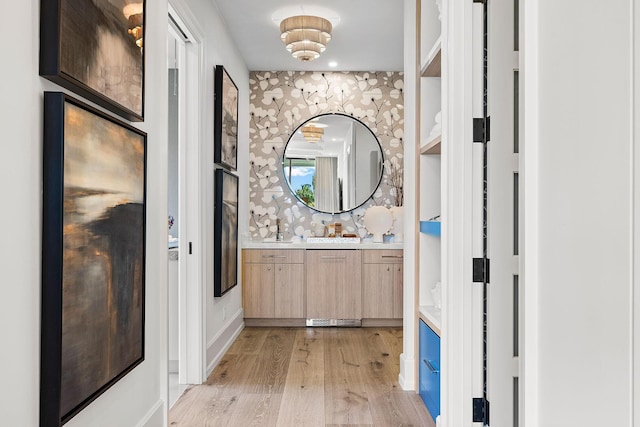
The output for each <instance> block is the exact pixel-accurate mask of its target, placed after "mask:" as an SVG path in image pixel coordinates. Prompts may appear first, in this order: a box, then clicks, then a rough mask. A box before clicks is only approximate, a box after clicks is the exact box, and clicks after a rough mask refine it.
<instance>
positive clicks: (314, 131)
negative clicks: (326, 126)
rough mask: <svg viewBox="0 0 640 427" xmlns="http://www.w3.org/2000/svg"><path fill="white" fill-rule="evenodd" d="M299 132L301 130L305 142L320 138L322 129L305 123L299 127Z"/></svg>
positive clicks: (316, 140)
mask: <svg viewBox="0 0 640 427" xmlns="http://www.w3.org/2000/svg"><path fill="white" fill-rule="evenodd" d="M300 132H302V136H304V139H306V140H307V142H313V143H315V142H319V141H320V140H321V139H322V135H324V130H323V129H322V128H319V127H317V126H314V125H306V126H302V128H300Z"/></svg>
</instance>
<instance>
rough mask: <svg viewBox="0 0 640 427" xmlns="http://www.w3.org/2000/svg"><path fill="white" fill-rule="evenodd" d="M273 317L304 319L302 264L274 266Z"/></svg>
mask: <svg viewBox="0 0 640 427" xmlns="http://www.w3.org/2000/svg"><path fill="white" fill-rule="evenodd" d="M274 313H275V314H274V316H275V317H276V318H283V319H290V318H293V319H302V318H304V264H276V265H275V308H274Z"/></svg>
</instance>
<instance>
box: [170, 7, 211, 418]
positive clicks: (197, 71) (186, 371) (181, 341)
mask: <svg viewBox="0 0 640 427" xmlns="http://www.w3.org/2000/svg"><path fill="white" fill-rule="evenodd" d="M198 40H200V39H199V38H196V37H194V35H193V33H191V32H190V31H189V30H188V27H187V25H186V24H185V23H184V21H183V20H182V19H181V18H180V16H179V15H178V13H177V12H176V10H175V9H174V8H173V7H172V6H171V5H169V15H168V37H167V73H168V74H167V77H168V84H167V91H168V94H167V95H168V117H167V133H168V138H167V139H168V147H167V163H168V164H167V169H168V180H167V198H168V203H167V208H168V227H169V228H168V235H169V242H168V244H169V267H168V269H169V271H168V277H169V284H168V299H167V311H168V346H167V347H168V348H167V351H168V361H169V363H168V376H169V396H168V402H169V407H171V406H172V405H173V404H174V403H175V401H176V400H177V399H178V398H179V397H180V395H181V394H182V393H183V392H184V390H185V389H186V387H187V385H188V384H199V383H201V382H202V380H203V377H204V375H205V369H204V363H203V360H204V348H205V346H204V326H203V325H204V310H203V306H202V299H203V274H202V268H203V267H202V266H203V263H202V262H201V261H202V260H201V255H200V252H201V251H200V250H199V248H200V247H201V243H200V237H199V236H200V235H201V229H202V224H201V221H202V213H201V210H200V200H201V196H200V189H201V185H200V180H201V179H200V174H201V168H200V145H201V143H200V142H201V140H202V136H201V126H200V122H201V120H200V114H201V113H200V108H199V104H200V86H201V80H202V78H201V77H202V76H201V67H200V65H201V63H202V52H201V50H200V43H199V42H198Z"/></svg>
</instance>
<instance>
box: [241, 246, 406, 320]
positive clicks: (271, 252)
mask: <svg viewBox="0 0 640 427" xmlns="http://www.w3.org/2000/svg"><path fill="white" fill-rule="evenodd" d="M242 254H243V267H242V287H243V290H242V303H243V307H244V315H245V319H249V322H248V323H247V324H248V325H250V326H303V325H304V324H305V319H328V320H330V319H335V320H362V324H363V326H397V325H398V322H399V321H400V319H402V272H403V270H402V261H403V256H402V254H403V251H402V250H401V249H331V250H326V249H244V250H243V251H242ZM266 319H273V320H271V321H269V320H266Z"/></svg>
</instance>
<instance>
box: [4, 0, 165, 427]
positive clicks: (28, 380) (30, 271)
mask: <svg viewBox="0 0 640 427" xmlns="http://www.w3.org/2000/svg"><path fill="white" fill-rule="evenodd" d="M11 15H12V18H11V20H9V21H7V23H6V24H5V25H3V26H2V27H1V28H0V37H2V39H3V40H5V41H6V46H5V49H4V50H3V55H5V56H4V57H5V58H6V59H7V61H6V62H5V66H3V67H2V69H1V70H0V82H1V83H0V85H1V86H0V87H1V91H2V94H3V99H2V101H1V102H0V117H2V125H3V136H2V148H3V151H4V153H5V154H4V155H3V156H2V159H3V161H2V167H0V178H1V179H2V182H3V185H2V190H1V191H2V209H0V222H1V223H2V224H3V230H4V232H3V244H2V245H1V249H0V259H1V260H2V261H0V262H1V268H0V283H1V284H2V288H3V290H4V295H3V297H2V298H0V324H2V328H1V329H0V331H1V332H0V334H1V337H0V340H1V342H2V348H3V350H2V352H0V366H2V367H3V369H4V372H5V374H4V381H3V383H4V387H3V388H2V391H0V402H1V403H0V418H1V419H2V420H3V423H4V424H6V425H15V426H25V427H32V426H37V425H38V420H39V393H40V380H39V378H40V377H39V375H40V271H41V268H40V262H41V257H40V251H41V219H42V197H41V191H42V120H43V119H42V112H43V107H42V106H43V91H45V90H56V91H57V90H61V89H60V88H59V87H57V86H56V85H54V84H52V83H50V82H48V81H45V80H44V79H42V78H40V77H39V76H38V53H39V15H40V1H39V0H27V1H24V2H19V3H15V4H13V5H12V7H11ZM166 34H167V5H166V2H164V1H154V2H148V4H147V17H146V36H145V56H146V58H145V60H146V89H147V90H146V102H145V121H144V122H143V123H135V124H134V126H136V127H138V128H139V129H142V130H143V131H145V132H147V133H148V146H147V180H148V187H147V243H146V245H147V246H146V247H147V249H146V251H147V252H146V284H147V285H146V307H145V317H146V322H145V337H146V343H145V360H144V362H143V363H142V364H141V365H139V366H138V367H136V368H135V369H134V370H133V371H132V372H130V373H129V374H128V375H126V376H125V377H124V378H123V379H122V380H120V381H119V382H118V383H116V384H115V385H114V386H113V387H111V388H110V389H109V390H107V391H106V392H105V393H104V394H103V395H102V396H100V397H99V398H98V399H97V400H95V401H94V402H93V403H92V404H91V405H89V406H88V407H87V408H85V409H84V410H83V411H82V412H80V413H79V414H78V415H77V416H76V417H74V418H73V419H72V420H71V421H69V422H68V423H67V424H66V425H67V426H68V427H76V426H77V427H80V426H92V427H101V426H104V427H107V426H134V425H138V424H140V423H146V422H148V425H150V426H160V425H162V423H163V422H164V409H165V402H164V399H165V396H164V395H163V390H165V389H166V375H164V376H163V374H166V371H167V367H166V363H167V361H166V356H167V351H166V347H167V341H166V292H167V288H166V276H167V244H166V235H167V219H166V206H167V195H166V193H167V191H166V184H165V183H166V181H167V138H166V117H167V95H166V90H154V88H162V87H166V85H167V71H166V63H167V59H166V55H167V53H166ZM8 242H11V243H8Z"/></svg>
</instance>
